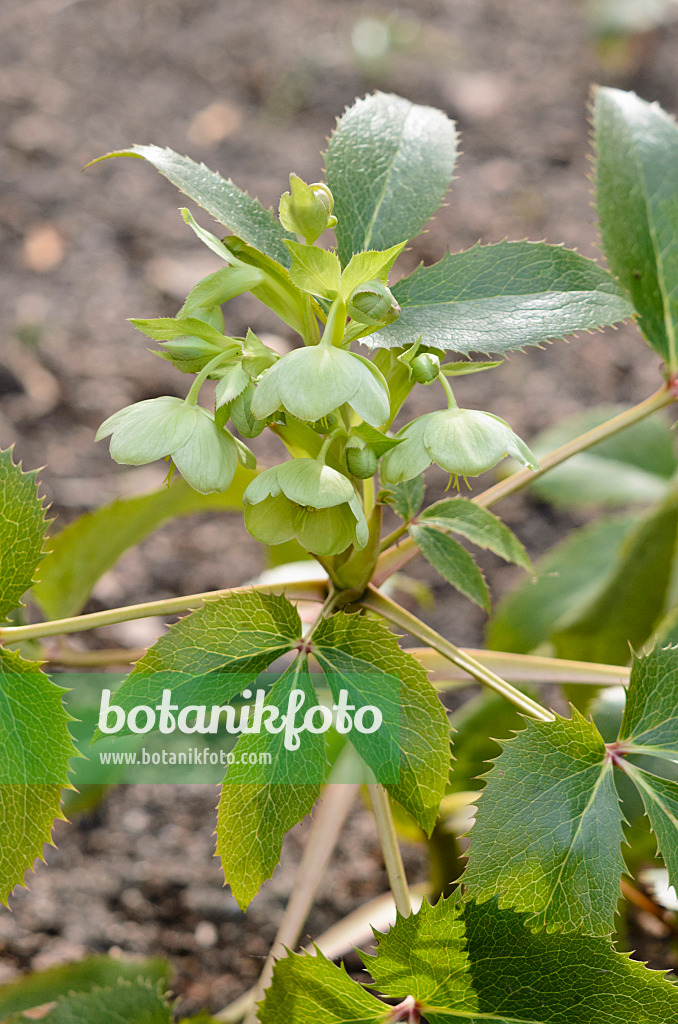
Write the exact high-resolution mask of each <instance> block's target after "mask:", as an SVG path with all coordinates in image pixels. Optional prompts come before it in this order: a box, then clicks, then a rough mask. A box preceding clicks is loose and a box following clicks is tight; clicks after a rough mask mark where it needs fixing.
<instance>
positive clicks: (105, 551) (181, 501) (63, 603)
mask: <svg viewBox="0 0 678 1024" xmlns="http://www.w3.org/2000/svg"><path fill="white" fill-rule="evenodd" d="M251 479H252V473H251V472H249V471H247V470H244V469H241V468H240V467H238V469H237V470H236V473H235V477H234V478H233V482H232V483H231V485H230V487H228V489H227V490H226V491H224V492H223V494H198V492H197V491H194V490H193V488H192V487H189V486H188V484H187V483H185V482H184V481H183V480H175V481H174V483H173V484H172V485H171V487H162V488H160V489H159V490H157V491H151V493H150V494H144V495H142V496H141V497H137V498H121V499H119V500H118V501H114V502H112V504H110V505H104V506H102V508H99V509H97V510H96V512H90V513H87V514H85V515H84V516H81V517H80V518H79V519H76V521H75V522H74V523H71V524H70V525H69V526H67V527H66V528H65V529H64V530H62V531H61V533H58V534H56V536H54V537H50V548H51V551H50V553H49V554H48V555H47V556H46V558H45V560H44V562H43V564H42V567H41V572H40V575H41V579H40V581H39V582H38V583H36V585H35V586H34V587H33V597H34V599H35V600H36V601H37V602H38V604H39V605H40V607H41V608H42V609H43V611H44V612H45V614H46V615H47V616H48V617H49V618H51V619H58V618H65V617H66V616H69V615H77V613H78V612H79V611H80V610H81V608H82V607H83V606H84V604H85V603H86V601H87V598H88V597H89V595H90V592H91V590H92V588H93V586H94V585H95V583H96V582H97V580H98V579H99V578H100V577H101V576H103V574H104V573H105V572H107V571H108V569H110V568H111V567H112V566H113V565H115V563H116V562H117V560H118V559H119V558H120V556H121V555H122V554H123V553H124V552H125V551H127V550H128V549H129V548H131V547H134V546H135V545H136V544H139V543H141V541H142V540H144V538H145V537H148V535H149V534H151V533H152V532H153V531H154V530H156V529H157V528H158V527H159V526H162V525H163V523H166V522H168V521H169V520H170V519H174V518H176V517H177V516H187V515H193V514H195V513H198V512H212V511H234V510H236V509H240V508H242V495H243V492H244V490H245V488H246V487H247V485H248V483H249V482H250V480H251Z"/></svg>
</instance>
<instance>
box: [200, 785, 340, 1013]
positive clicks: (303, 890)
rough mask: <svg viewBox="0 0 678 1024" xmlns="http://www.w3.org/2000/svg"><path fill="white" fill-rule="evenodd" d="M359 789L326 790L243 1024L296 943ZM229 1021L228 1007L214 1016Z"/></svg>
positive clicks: (330, 788) (329, 786)
mask: <svg viewBox="0 0 678 1024" xmlns="http://www.w3.org/2000/svg"><path fill="white" fill-rule="evenodd" d="M359 788H360V787H359V785H358V784H357V783H356V784H347V783H342V782H335V783H330V784H329V785H328V786H326V787H325V790H324V792H323V796H322V800H321V802H320V805H319V806H318V809H317V811H316V814H315V815H314V817H313V825H312V826H311V832H310V835H309V837H308V842H307V843H306V848H305V849H304V853H303V855H302V858H301V860H300V862H299V867H298V869H297V873H296V878H295V882H294V888H293V889H292V893H291V895H290V898H289V901H288V903H287V906H286V907H285V912H284V914H283V916H282V920H281V922H280V925H279V927H278V931H277V934H276V937H275V939H274V941H273V945H272V946H271V949H270V952H269V954H268V957H267V958H266V963H265V964H264V969H263V970H262V972H261V974H260V976H259V980H258V981H257V984H256V985H255V987H254V989H253V990H252V993H251V999H250V1003H249V1006H248V1009H247V1016H246V1018H245V1024H255V1022H256V1020H257V1003H258V1002H259V1001H260V1000H261V999H262V998H263V995H264V992H265V990H266V989H267V988H268V986H269V985H270V984H271V978H272V977H273V967H274V965H275V961H276V959H278V958H279V957H281V956H284V954H285V950H286V949H291V948H293V947H294V946H296V944H297V942H298V941H299V936H300V934H301V930H302V928H303V927H304V923H305V921H306V918H307V917H308V914H309V911H310V909H311V906H312V904H313V899H314V896H315V893H316V890H317V888H318V886H319V885H320V882H321V879H322V876H323V875H324V873H325V869H326V867H327V864H328V862H329V859H330V857H331V855H332V852H333V850H334V848H335V846H336V844H337V841H338V839H339V836H340V835H341V832H342V829H343V827H344V822H345V820H346V816H347V815H348V812H349V811H350V809H351V806H352V805H353V801H354V799H355V796H356V793H357V792H358V789H359ZM228 1019H230V1015H229V1013H228V1008H227V1010H226V1011H222V1013H221V1014H219V1013H217V1014H216V1016H215V1020H228Z"/></svg>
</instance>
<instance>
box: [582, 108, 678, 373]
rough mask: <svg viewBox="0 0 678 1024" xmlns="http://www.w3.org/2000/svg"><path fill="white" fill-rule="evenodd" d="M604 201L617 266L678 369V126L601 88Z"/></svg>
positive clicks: (598, 136)
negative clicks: (677, 200) (677, 334)
mask: <svg viewBox="0 0 678 1024" xmlns="http://www.w3.org/2000/svg"><path fill="white" fill-rule="evenodd" d="M593 122H594V131H595V142H596V151H597V156H596V165H595V183H596V206H597V210H598V217H599V219H600V233H601V237H602V241H603V247H604V250H605V255H606V257H607V260H608V263H609V264H610V267H611V268H612V270H613V271H614V273H615V274H616V275H617V277H618V278H619V280H620V282H621V283H622V285H623V286H624V288H625V289H626V291H627V292H628V293H629V295H630V296H631V298H632V301H633V303H634V305H635V307H636V309H637V311H638V313H639V314H640V317H639V326H640V329H641V331H642V332H643V334H644V335H645V337H646V339H647V341H648V342H649V344H650V346H651V347H652V348H653V349H654V350H655V352H657V353H658V354H659V355H660V356H661V357H662V358H663V359H664V360H665V361H666V363H667V364H668V367H669V369H670V370H672V371H674V370H675V369H676V368H677V367H678V352H677V350H676V325H677V323H678V230H677V228H678V215H677V212H676V211H677V210H678V206H677V205H676V196H677V195H678V126H677V125H676V122H675V121H674V119H673V118H672V117H670V115H669V114H666V113H665V112H664V111H663V110H662V109H661V107H660V106H659V105H658V104H656V103H646V102H645V101H644V100H641V99H640V98H639V97H638V96H636V95H635V94H634V93H630V92H622V91H621V90H620V89H607V88H605V89H601V88H598V89H596V92H595V101H594V109H593Z"/></svg>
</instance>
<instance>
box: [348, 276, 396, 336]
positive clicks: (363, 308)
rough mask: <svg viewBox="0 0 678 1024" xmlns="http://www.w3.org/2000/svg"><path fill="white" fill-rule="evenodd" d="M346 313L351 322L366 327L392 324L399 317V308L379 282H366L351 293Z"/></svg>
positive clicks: (383, 285)
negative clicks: (365, 325)
mask: <svg viewBox="0 0 678 1024" xmlns="http://www.w3.org/2000/svg"><path fill="white" fill-rule="evenodd" d="M346 308H347V312H348V315H349V316H350V317H351V319H352V320H357V321H358V323H359V324H367V326H368V327H374V326H378V325H380V324H392V323H393V321H394V320H397V319H398V317H399V316H400V306H399V305H398V303H397V302H396V300H395V299H394V297H393V294H392V293H391V291H390V290H389V289H388V288H387V287H386V285H385V284H382V282H381V281H368V282H367V283H366V284H360V285H358V287H357V288H355V289H354V290H353V291H352V292H351V296H350V298H349V300H348V303H347V307H346Z"/></svg>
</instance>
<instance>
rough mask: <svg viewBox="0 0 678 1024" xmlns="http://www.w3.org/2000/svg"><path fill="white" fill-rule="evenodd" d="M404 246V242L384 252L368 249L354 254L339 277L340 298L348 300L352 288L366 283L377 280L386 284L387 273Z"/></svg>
mask: <svg viewBox="0 0 678 1024" xmlns="http://www.w3.org/2000/svg"><path fill="white" fill-rule="evenodd" d="M405 245H406V243H405V242H400V243H399V244H398V245H394V246H392V247H391V248H390V249H386V250H385V251H384V252H380V251H379V250H375V249H369V250H368V251H367V252H356V253H354V254H353V256H351V259H350V261H349V264H348V266H347V267H346V269H345V270H344V272H343V274H342V275H341V288H340V294H341V297H342V298H343V299H348V298H349V297H350V295H351V292H352V291H353V290H354V288H357V287H358V285H361V284H367V282H368V281H375V280H378V281H381V282H382V283H383V284H386V282H387V280H388V275H389V271H390V270H391V267H392V266H393V264H394V263H395V261H396V260H397V259H398V257H399V256H400V254H401V252H402V251H403V249H404V248H405Z"/></svg>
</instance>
